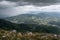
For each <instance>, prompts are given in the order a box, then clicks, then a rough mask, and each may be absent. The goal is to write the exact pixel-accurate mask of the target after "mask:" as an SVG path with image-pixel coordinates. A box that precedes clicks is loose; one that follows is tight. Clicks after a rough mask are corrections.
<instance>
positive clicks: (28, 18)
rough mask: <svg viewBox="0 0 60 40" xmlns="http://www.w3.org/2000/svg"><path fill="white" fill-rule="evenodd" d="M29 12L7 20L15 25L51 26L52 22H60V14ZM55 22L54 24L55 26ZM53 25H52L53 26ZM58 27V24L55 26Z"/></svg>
mask: <svg viewBox="0 0 60 40" xmlns="http://www.w3.org/2000/svg"><path fill="white" fill-rule="evenodd" d="M34 13H35V12H29V13H27V14H21V15H17V16H13V17H8V18H6V20H8V21H11V22H13V23H18V24H20V23H26V24H44V25H48V24H49V25H50V24H51V23H50V22H52V21H54V22H60V14H59V13H56V12H36V13H35V14H34ZM54 22H53V24H54ZM51 25H52V24H51ZM55 25H57V24H55Z"/></svg>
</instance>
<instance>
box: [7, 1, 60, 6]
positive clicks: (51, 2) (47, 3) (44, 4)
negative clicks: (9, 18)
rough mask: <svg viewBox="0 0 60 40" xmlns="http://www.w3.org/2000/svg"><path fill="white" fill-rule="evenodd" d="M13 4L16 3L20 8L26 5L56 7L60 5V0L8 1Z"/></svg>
mask: <svg viewBox="0 0 60 40" xmlns="http://www.w3.org/2000/svg"><path fill="white" fill-rule="evenodd" d="M6 1H11V2H16V3H17V4H19V6H24V5H36V6H47V5H54V4H57V3H59V4H60V0H6Z"/></svg>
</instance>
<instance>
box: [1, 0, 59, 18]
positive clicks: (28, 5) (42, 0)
mask: <svg viewBox="0 0 60 40" xmlns="http://www.w3.org/2000/svg"><path fill="white" fill-rule="evenodd" d="M30 11H40V12H60V0H0V18H4V17H10V16H15V15H19V14H25V13H28V12H30Z"/></svg>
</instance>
